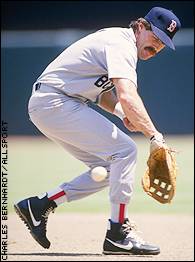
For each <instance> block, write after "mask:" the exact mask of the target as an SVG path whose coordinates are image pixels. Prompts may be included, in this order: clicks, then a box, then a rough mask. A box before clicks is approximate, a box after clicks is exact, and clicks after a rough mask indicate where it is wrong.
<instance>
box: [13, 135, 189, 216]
mask: <svg viewBox="0 0 195 262" xmlns="http://www.w3.org/2000/svg"><path fill="white" fill-rule="evenodd" d="M133 138H134V140H135V142H136V143H137V146H138V163H137V172H136V180H135V189H134V196H133V198H132V201H131V204H130V205H129V213H130V212H133V213H136V212H155V213H165V214H167V213H183V214H184V213H186V214H192V213H193V203H194V198H193V197H194V191H193V190H194V188H193V185H194V176H193V174H194V166H193V159H194V149H193V148H194V147H193V145H194V141H193V136H167V137H166V141H167V144H168V145H170V146H171V147H173V148H174V149H176V150H178V151H180V152H179V153H178V154H177V163H178V168H179V175H178V177H177V191H176V196H175V198H174V200H173V202H172V204H166V205H164V204H159V203H158V202H156V201H155V200H153V199H152V198H151V197H149V196H147V195H146V194H145V192H144V191H143V189H142V187H141V182H140V181H141V177H142V175H143V173H144V171H145V169H146V161H147V158H148V153H149V143H148V141H147V139H145V138H144V137H142V136H134V137H133ZM8 146H9V148H8V149H9V150H8V170H9V175H8V181H9V182H8V185H9V187H8V196H9V198H8V199H9V211H10V212H12V211H13V203H14V202H16V201H18V200H20V199H23V198H26V197H28V196H33V195H37V194H40V193H43V192H45V191H48V190H51V189H53V188H55V187H57V186H58V185H59V184H61V183H62V182H65V181H67V182H68V181H69V180H71V179H73V178H74V177H76V176H77V175H79V174H80V173H81V172H83V171H86V170H87V167H86V166H85V165H84V164H83V163H82V162H80V161H78V160H76V159H75V158H73V157H72V156H71V155H70V154H69V153H67V152H66V151H64V149H63V148H61V147H59V146H58V145H56V144H54V143H53V142H50V141H49V140H47V139H46V138H42V139H40V138H31V137H24V138H22V137H10V138H9V139H8ZM59 211H60V212H105V213H109V211H110V205H109V198H108V189H104V190H103V191H101V192H98V193H96V194H93V195H91V196H88V197H86V198H84V199H81V200H79V201H72V202H70V203H66V204H65V205H62V206H60V207H59Z"/></svg>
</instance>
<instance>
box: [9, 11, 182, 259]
mask: <svg viewBox="0 0 195 262" xmlns="http://www.w3.org/2000/svg"><path fill="white" fill-rule="evenodd" d="M180 26H181V25H180V21H179V19H178V18H177V16H176V15H175V14H174V13H173V12H172V11H170V10H167V9H164V8H162V7H153V8H152V9H151V10H150V11H149V12H148V13H147V14H146V16H145V17H141V18H138V19H137V20H136V21H132V22H131V23H130V27H129V28H121V27H114V28H105V29H101V30H99V31H97V32H95V33H92V34H89V35H88V36H86V37H84V38H82V39H80V40H79V41H77V42H75V43H73V44H72V45H71V46H69V47H68V48H67V49H65V50H64V51H63V52H62V53H61V54H60V55H59V56H58V57H57V58H56V59H55V60H54V61H52V62H51V63H50V64H49V65H48V66H47V68H46V69H45V70H44V71H43V73H42V74H41V75H40V76H39V77H38V79H37V80H36V82H35V83H34V85H33V91H32V96H31V97H30V100H29V105H28V109H29V115H30V119H31V121H32V122H33V123H34V125H35V126H36V127H37V128H38V129H39V130H40V131H41V132H42V133H43V134H44V135H45V136H47V137H48V138H50V139H51V140H53V141H54V142H56V143H58V144H59V145H61V146H62V147H63V148H64V149H65V150H67V151H68V152H69V153H71V154H72V155H73V156H74V157H75V158H77V159H79V160H81V161H82V162H83V163H85V164H86V165H87V166H88V167H89V170H88V171H87V172H85V173H83V174H81V175H79V176H78V177H76V178H75V179H73V180H72V181H69V182H64V183H62V184H61V185H59V186H58V187H57V188H54V189H53V190H48V191H47V192H46V193H44V194H43V195H40V196H33V197H29V198H27V199H24V200H21V201H20V202H18V203H17V204H15V205H14V207H15V210H16V212H17V214H18V215H19V216H20V218H21V219H22V220H23V221H24V222H25V224H26V225H27V226H28V228H29V229H30V233H31V235H32V236H33V238H34V239H35V240H36V241H37V242H38V243H39V244H40V245H41V246H42V247H44V248H49V247H50V241H49V240H48V239H47V236H46V226H47V220H48V215H49V213H50V212H51V211H54V209H55V208H56V207H57V206H59V205H60V204H63V203H65V202H71V201H74V200H78V199H81V198H83V197H87V196H89V195H91V194H93V193H96V192H98V191H100V190H102V189H104V188H105V187H107V186H109V200H110V217H109V218H108V229H107V232H106V236H105V240H104V243H103V253H104V254H128V253H129V254H140V255H155V254H159V253H160V248H159V247H158V246H155V245H151V244H149V243H147V242H145V241H144V240H143V239H141V238H140V237H139V236H138V235H137V234H136V231H135V228H134V227H133V225H132V224H131V221H130V220H129V218H128V212H127V207H128V204H129V202H130V200H131V197H132V194H133V184H134V175H135V167H136V158H137V150H136V144H135V142H134V141H133V140H132V139H131V138H130V137H129V136H128V135H127V134H125V133H124V132H122V131H121V130H120V129H119V128H118V127H117V126H116V125H115V124H114V123H112V122H111V121H109V120H108V119H107V118H106V117H104V116H103V115H101V114H100V113H98V112H97V111H95V110H94V109H92V108H91V107H89V105H88V102H89V101H91V102H94V103H97V104H98V105H99V106H100V107H101V108H103V109H104V110H106V111H108V112H110V113H112V114H114V115H116V116H118V117H119V118H121V119H122V121H123V123H124V125H125V127H126V128H127V129H128V130H130V131H132V132H142V133H143V134H144V135H145V137H146V138H147V139H148V140H149V141H150V151H151V152H152V150H154V149H156V148H158V147H161V146H164V147H166V144H165V141H164V138H163V135H162V134H161V133H160V132H159V131H158V130H157V129H156V127H155V126H154V124H153V122H152V120H151V118H150V116H149V114H148V113H147V110H146V108H145V106H144V103H143V101H142V99H141V97H140V96H139V94H138V87H137V73H136V65H137V60H138V59H142V60H148V59H149V58H151V57H154V56H155V55H156V54H158V53H159V52H160V51H162V50H163V49H164V47H165V46H168V47H170V48H171V49H175V47H174V44H173V42H172V38H173V36H174V35H175V33H176V32H177V31H178V29H179V28H180ZM98 166H101V167H104V168H105V169H106V170H107V172H108V174H109V176H107V177H106V179H104V180H103V181H99V182H97V181H95V180H94V179H93V178H92V176H91V172H92V170H93V169H94V168H95V167H98Z"/></svg>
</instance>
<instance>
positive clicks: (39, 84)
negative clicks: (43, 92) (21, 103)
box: [35, 83, 41, 91]
mask: <svg viewBox="0 0 195 262" xmlns="http://www.w3.org/2000/svg"><path fill="white" fill-rule="evenodd" d="M40 87H41V83H37V84H35V91H37V90H39V89H40Z"/></svg>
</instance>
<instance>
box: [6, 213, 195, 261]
mask: <svg viewBox="0 0 195 262" xmlns="http://www.w3.org/2000/svg"><path fill="white" fill-rule="evenodd" d="M131 218H132V220H134V221H135V222H136V223H137V225H138V227H139V230H141V231H142V232H143V233H142V234H141V236H143V238H144V239H145V240H147V241H148V242H150V243H154V244H156V245H158V246H160V248H161V254H159V255H157V256H132V255H131V256H129V255H128V256H127V255H120V256H111V255H109V256H108V255H107V256H106V255H102V243H103V240H104V237H105V232H106V227H107V222H106V220H107V217H106V216H105V215H102V214H84V213H83V214H76V213H73V214H66V213H57V212H56V214H51V215H50V217H49V220H48V233H47V235H48V238H49V239H50V241H51V243H52V246H51V247H50V249H48V250H47V249H43V248H41V247H40V246H39V245H38V244H37V243H36V242H35V241H34V240H33V238H32V237H31V235H30V234H29V232H28V231H27V228H25V226H24V224H23V222H22V221H21V220H20V219H19V218H18V216H16V215H15V214H10V215H9V222H8V229H9V231H8V235H9V239H8V261H194V233H193V232H194V222H193V216H190V215H189V216H187V215H179V214H178V215H157V214H154V215H153V214H135V215H133V216H132V217H131Z"/></svg>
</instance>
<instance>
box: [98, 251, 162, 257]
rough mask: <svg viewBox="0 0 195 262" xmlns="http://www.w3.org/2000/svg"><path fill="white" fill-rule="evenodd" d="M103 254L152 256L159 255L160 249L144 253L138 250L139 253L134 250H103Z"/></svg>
mask: <svg viewBox="0 0 195 262" xmlns="http://www.w3.org/2000/svg"><path fill="white" fill-rule="evenodd" d="M102 254H103V255H126V256H128V255H137V256H139V255H141V256H151V255H158V254H160V252H159V251H153V252H149V253H144V252H137V253H133V252H125V251H124V252H123V251H118V252H117V251H103V252H102Z"/></svg>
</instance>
